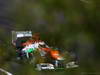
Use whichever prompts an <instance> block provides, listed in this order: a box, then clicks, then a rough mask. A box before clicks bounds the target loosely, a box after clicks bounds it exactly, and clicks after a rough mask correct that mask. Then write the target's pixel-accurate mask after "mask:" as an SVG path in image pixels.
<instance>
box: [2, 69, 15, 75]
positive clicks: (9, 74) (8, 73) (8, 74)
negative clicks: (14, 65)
mask: <svg viewBox="0 0 100 75" xmlns="http://www.w3.org/2000/svg"><path fill="white" fill-rule="evenodd" d="M0 71H2V72H4V73H5V74H7V75H13V74H11V73H10V72H7V71H6V70H4V69H2V68H0Z"/></svg>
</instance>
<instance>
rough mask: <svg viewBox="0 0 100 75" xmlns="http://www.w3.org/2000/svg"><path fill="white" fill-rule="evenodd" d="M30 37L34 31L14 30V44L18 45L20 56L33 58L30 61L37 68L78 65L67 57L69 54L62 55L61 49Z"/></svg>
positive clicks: (46, 68) (47, 68)
mask: <svg viewBox="0 0 100 75" xmlns="http://www.w3.org/2000/svg"><path fill="white" fill-rule="evenodd" d="M30 38H32V31H12V44H13V45H14V46H15V47H16V53H17V55H18V58H20V59H23V58H26V59H32V60H29V62H33V63H34V66H35V67H36V68H37V70H39V71H41V70H54V69H58V68H66V69H68V68H76V67H78V65H77V64H76V62H75V61H71V60H69V59H71V58H68V56H67V57H65V56H66V55H67V54H64V55H62V53H61V52H60V51H59V50H57V49H54V48H51V47H49V46H48V45H47V44H45V42H44V41H41V40H36V39H35V40H30ZM64 53H66V52H64ZM33 59H34V60H33ZM66 61H67V62H66ZM33 63H32V64H33Z"/></svg>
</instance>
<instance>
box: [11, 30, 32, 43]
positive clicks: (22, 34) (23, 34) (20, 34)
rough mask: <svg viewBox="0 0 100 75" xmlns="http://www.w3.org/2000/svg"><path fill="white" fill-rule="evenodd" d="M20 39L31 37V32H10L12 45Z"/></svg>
mask: <svg viewBox="0 0 100 75" xmlns="http://www.w3.org/2000/svg"><path fill="white" fill-rule="evenodd" d="M22 37H32V31H12V43H14V41H16V39H17V38H22Z"/></svg>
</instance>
